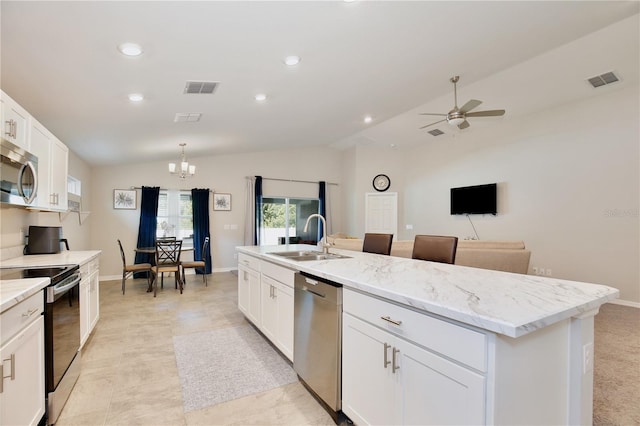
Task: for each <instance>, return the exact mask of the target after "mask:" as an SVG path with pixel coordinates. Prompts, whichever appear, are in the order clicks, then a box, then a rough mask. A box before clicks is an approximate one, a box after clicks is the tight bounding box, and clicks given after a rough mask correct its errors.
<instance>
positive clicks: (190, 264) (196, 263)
mask: <svg viewBox="0 0 640 426" xmlns="http://www.w3.org/2000/svg"><path fill="white" fill-rule="evenodd" d="M208 248H209V237H205V238H204V243H202V252H200V259H199V260H196V259H194V260H193V261H186V262H181V266H182V282H183V283H185V284H186V283H187V278H186V276H185V273H184V270H185V269H187V268H194V269H198V268H201V269H202V281H203V282H204V285H205V287H206V286H207V285H208V284H207V271H206V269H205V268H206V266H207V264H206V261H205V259H206V258H207V249H208ZM194 257H195V255H194Z"/></svg>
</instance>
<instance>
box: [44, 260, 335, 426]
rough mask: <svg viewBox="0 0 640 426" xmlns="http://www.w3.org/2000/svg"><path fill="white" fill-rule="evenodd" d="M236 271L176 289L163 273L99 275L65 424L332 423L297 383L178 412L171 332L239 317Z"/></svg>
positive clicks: (189, 279) (63, 418) (225, 323)
mask: <svg viewBox="0 0 640 426" xmlns="http://www.w3.org/2000/svg"><path fill="white" fill-rule="evenodd" d="M245 323H246V320H245V318H244V316H243V315H242V313H240V311H239V310H238V308H237V276H236V275H235V274H233V273H230V272H225V273H217V274H213V275H211V276H209V286H208V287H205V286H204V284H203V283H202V280H201V278H200V277H199V276H198V277H196V276H194V275H190V276H189V275H188V276H187V286H186V288H185V290H184V293H183V294H180V293H179V292H178V290H174V288H173V279H172V278H169V279H167V278H166V277H165V287H164V289H163V290H160V289H158V296H157V297H156V298H155V299H154V298H153V294H152V293H147V292H146V280H127V287H126V294H125V295H124V296H123V295H122V291H121V286H120V281H119V280H118V281H107V282H101V283H100V320H99V322H98V325H97V326H96V328H95V330H94V331H93V334H92V336H91V338H90V339H89V341H88V342H87V343H86V344H85V347H84V349H83V351H82V373H81V375H80V378H79V379H78V382H77V383H76V386H75V388H74V390H73V392H72V394H71V397H70V398H69V401H68V402H67V404H66V406H65V407H64V409H63V411H62V414H61V415H60V417H59V419H58V422H57V423H56V424H57V425H59V426H66V425H119V424H122V425H222V424H225V425H258V424H260V425H272V424H273V425H275V424H278V425H287V424H289V425H333V424H334V422H333V420H332V419H331V417H330V416H329V415H328V414H327V413H326V412H325V411H324V410H323V409H322V408H321V407H320V405H319V404H318V403H317V402H316V401H315V400H314V399H313V397H311V395H310V394H309V393H308V392H307V391H306V390H305V389H304V388H303V387H302V385H301V384H300V383H299V382H298V383H293V384H290V385H287V386H283V387H280V388H276V389H273V390H270V391H267V392H263V393H258V394H254V395H250V396H247V397H244V398H240V399H236V400H233V401H228V402H225V403H222V404H218V405H214V406H211V407H207V408H204V409H202V410H198V411H191V412H188V413H185V412H184V410H183V405H182V392H181V388H180V380H179V378H178V370H177V367H176V359H175V355H174V351H173V340H172V338H173V336H176V335H182V334H187V333H193V332H200V331H207V330H212V329H216V328H221V327H230V326H236V325H241V324H245Z"/></svg>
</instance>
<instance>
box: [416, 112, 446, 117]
mask: <svg viewBox="0 0 640 426" xmlns="http://www.w3.org/2000/svg"><path fill="white" fill-rule="evenodd" d="M419 115H441V116H442V117H446V116H447V114H436V113H431V112H421V113H420V114H419Z"/></svg>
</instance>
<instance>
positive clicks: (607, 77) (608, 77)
mask: <svg viewBox="0 0 640 426" xmlns="http://www.w3.org/2000/svg"><path fill="white" fill-rule="evenodd" d="M587 81H588V82H589V83H590V84H591V85H592V86H593V87H600V86H604V85H606V84H611V83H615V82H616V81H620V79H619V78H618V76H617V75H615V74H614V73H613V71H611V72H607V73H604V74H601V75H597V76H595V77H591V78H589V79H588V80H587Z"/></svg>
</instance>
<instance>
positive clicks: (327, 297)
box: [293, 273, 342, 421]
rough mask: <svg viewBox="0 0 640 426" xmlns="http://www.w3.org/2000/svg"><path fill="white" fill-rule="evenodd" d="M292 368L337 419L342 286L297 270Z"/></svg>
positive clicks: (339, 405) (339, 386) (340, 394)
mask: <svg viewBox="0 0 640 426" xmlns="http://www.w3.org/2000/svg"><path fill="white" fill-rule="evenodd" d="M293 339H294V340H293V347H294V349H293V369H294V370H295V371H296V373H297V374H298V376H299V377H300V380H301V381H302V382H303V384H304V385H305V386H306V387H307V389H309V390H310V391H311V393H312V394H314V396H315V397H316V399H319V400H320V402H322V403H323V406H324V408H325V409H326V410H327V411H328V412H329V413H330V414H331V416H332V417H333V419H334V420H336V421H337V417H338V415H339V414H338V412H339V411H340V410H341V409H342V392H341V388H342V384H341V377H342V286H341V285H340V284H337V283H333V282H328V281H326V280H323V279H320V278H317V277H314V276H311V275H303V273H297V274H296V279H295V303H294V337H293Z"/></svg>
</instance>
